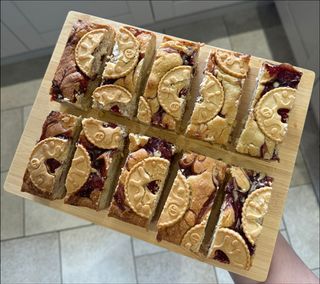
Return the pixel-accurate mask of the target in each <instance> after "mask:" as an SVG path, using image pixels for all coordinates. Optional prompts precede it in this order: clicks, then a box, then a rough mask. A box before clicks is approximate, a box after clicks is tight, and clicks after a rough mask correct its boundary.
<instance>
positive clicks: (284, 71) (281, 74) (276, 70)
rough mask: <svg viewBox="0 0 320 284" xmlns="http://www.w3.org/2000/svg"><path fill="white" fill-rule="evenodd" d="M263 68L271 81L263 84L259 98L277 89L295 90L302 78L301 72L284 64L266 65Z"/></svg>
mask: <svg viewBox="0 0 320 284" xmlns="http://www.w3.org/2000/svg"><path fill="white" fill-rule="evenodd" d="M265 68H266V70H267V72H268V73H269V75H270V76H271V77H272V79H271V80H270V81H268V82H267V83H264V89H263V91H262V93H261V96H263V95H264V94H265V93H267V92H269V91H271V90H272V89H275V88H278V87H290V88H297V86H298V84H299V82H300V79H301V76H302V73H301V72H299V71H298V70H296V69H294V68H293V66H291V65H290V64H286V63H283V64H280V65H271V64H266V65H265Z"/></svg>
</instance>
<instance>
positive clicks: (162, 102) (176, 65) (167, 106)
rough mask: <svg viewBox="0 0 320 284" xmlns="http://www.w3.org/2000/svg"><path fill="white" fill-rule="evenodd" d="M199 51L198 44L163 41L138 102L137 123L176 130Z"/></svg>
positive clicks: (187, 97) (188, 91)
mask: <svg viewBox="0 0 320 284" xmlns="http://www.w3.org/2000/svg"><path fill="white" fill-rule="evenodd" d="M199 49H200V44H199V43H195V42H190V41H185V40H177V39H173V38H170V37H167V36H165V37H164V38H163V41H162V43H161V45H160V47H159V49H158V50H157V52H156V56H155V61H154V63H153V66H152V69H151V73H150V76H149V78H148V81H147V85H146V88H145V90H144V93H143V96H141V97H140V100H139V105H138V114H137V118H138V120H139V121H141V122H143V123H145V124H147V125H154V126H158V127H162V128H166V129H169V130H175V131H177V130H178V129H179V127H180V124H181V120H182V118H183V114H184V111H185V106H186V102H187V100H188V99H189V97H190V88H191V81H192V77H193V75H194V74H195V72H196V66H197V60H198V54H199Z"/></svg>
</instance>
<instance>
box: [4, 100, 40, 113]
mask: <svg viewBox="0 0 320 284" xmlns="http://www.w3.org/2000/svg"><path fill="white" fill-rule="evenodd" d="M34 100H35V99H34ZM28 106H33V103H32V104H26V105H21V106H15V107H9V108H5V109H1V112H4V111H10V110H16V109H19V108H21V109H22V112H23V108H24V107H28Z"/></svg>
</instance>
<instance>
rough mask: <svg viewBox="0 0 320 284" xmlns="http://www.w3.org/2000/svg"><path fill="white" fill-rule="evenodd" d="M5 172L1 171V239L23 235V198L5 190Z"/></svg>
mask: <svg viewBox="0 0 320 284" xmlns="http://www.w3.org/2000/svg"><path fill="white" fill-rule="evenodd" d="M6 175H7V173H1V240H5V239H11V238H16V237H21V236H23V199H22V198H20V197H17V196H15V195H13V194H10V193H8V192H5V191H4V189H3V184H4V181H5V178H6Z"/></svg>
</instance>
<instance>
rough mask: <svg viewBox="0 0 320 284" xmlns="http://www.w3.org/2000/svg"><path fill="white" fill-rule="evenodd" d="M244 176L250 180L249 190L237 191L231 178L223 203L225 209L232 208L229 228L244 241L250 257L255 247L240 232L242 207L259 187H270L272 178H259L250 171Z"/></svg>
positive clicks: (241, 231) (258, 175)
mask: <svg viewBox="0 0 320 284" xmlns="http://www.w3.org/2000/svg"><path fill="white" fill-rule="evenodd" d="M246 174H247V176H248V177H249V179H250V184H251V187H250V189H249V190H248V191H247V192H241V191H239V190H238V186H237V183H236V182H235V179H234V178H231V179H230V181H229V182H228V183H227V185H226V187H225V192H226V196H225V201H226V207H228V206H232V207H233V210H234V215H235V223H234V225H233V226H232V227H231V229H233V230H235V231H236V232H238V233H239V234H240V235H241V236H242V237H243V239H244V240H245V242H246V244H247V246H248V249H249V251H250V254H251V255H252V254H253V253H254V250H255V246H253V245H252V244H251V243H250V242H249V241H248V239H247V237H246V236H245V234H244V232H243V230H242V224H241V218H242V207H243V204H244V202H245V200H246V198H247V196H248V195H249V194H250V193H251V192H253V191H254V190H256V189H258V188H261V187H265V186H271V184H272V181H273V178H272V177H269V176H264V177H262V178H261V176H260V174H259V173H256V172H254V171H251V170H246Z"/></svg>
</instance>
